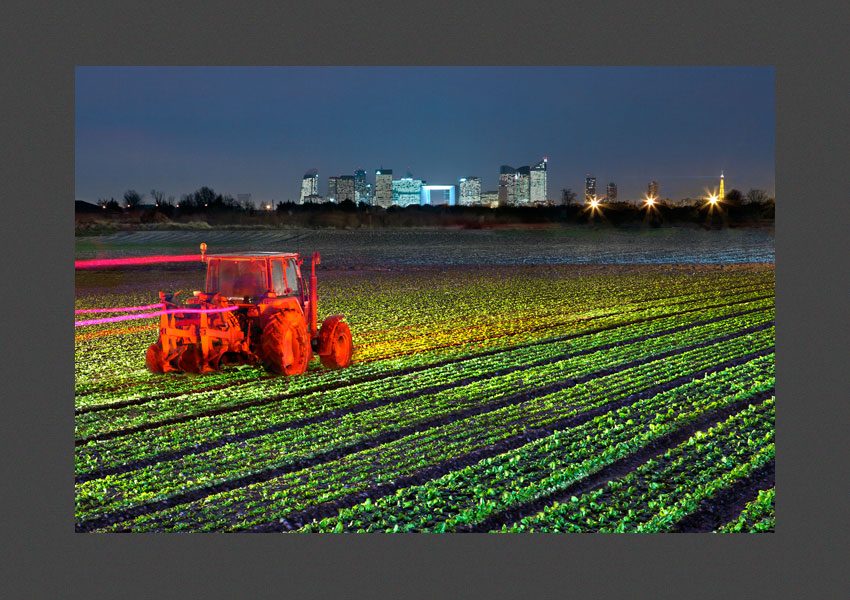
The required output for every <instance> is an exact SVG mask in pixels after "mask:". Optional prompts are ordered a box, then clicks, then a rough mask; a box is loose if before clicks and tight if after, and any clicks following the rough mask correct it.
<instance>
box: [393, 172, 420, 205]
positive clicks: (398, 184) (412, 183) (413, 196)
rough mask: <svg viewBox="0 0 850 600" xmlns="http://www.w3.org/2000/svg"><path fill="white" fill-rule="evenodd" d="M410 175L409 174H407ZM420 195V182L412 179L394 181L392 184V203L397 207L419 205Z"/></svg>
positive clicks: (404, 178) (405, 178) (403, 178)
mask: <svg viewBox="0 0 850 600" xmlns="http://www.w3.org/2000/svg"><path fill="white" fill-rule="evenodd" d="M408 175H410V173H408ZM421 193H422V180H421V179H414V178H413V177H402V178H401V179H394V180H393V183H392V203H393V204H395V205H397V206H410V205H411V204H419V199H420V195H421Z"/></svg>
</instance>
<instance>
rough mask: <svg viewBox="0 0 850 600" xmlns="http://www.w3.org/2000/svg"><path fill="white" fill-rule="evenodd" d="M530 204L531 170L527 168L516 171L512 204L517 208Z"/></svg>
mask: <svg viewBox="0 0 850 600" xmlns="http://www.w3.org/2000/svg"><path fill="white" fill-rule="evenodd" d="M530 202H531V169H530V168H529V167H527V166H523V167H519V168H518V169H517V170H516V182H515V187H514V203H515V204H516V205H517V206H528V204H529V203H530Z"/></svg>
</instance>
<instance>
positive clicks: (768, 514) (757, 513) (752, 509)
mask: <svg viewBox="0 0 850 600" xmlns="http://www.w3.org/2000/svg"><path fill="white" fill-rule="evenodd" d="M775 529H776V488H775V487H774V488H770V489H768V490H759V493H758V496H757V497H756V498H755V499H753V500H751V501H750V502H748V503H747V505H746V506H745V507H744V509H743V510H742V511H741V514H740V515H738V517H736V518H735V519H733V520H732V521H730V522H729V523H726V524H725V525H723V526H722V527H720V528H719V529H718V530H717V531H718V532H720V533H744V532H746V533H764V532H768V531H774V530H775Z"/></svg>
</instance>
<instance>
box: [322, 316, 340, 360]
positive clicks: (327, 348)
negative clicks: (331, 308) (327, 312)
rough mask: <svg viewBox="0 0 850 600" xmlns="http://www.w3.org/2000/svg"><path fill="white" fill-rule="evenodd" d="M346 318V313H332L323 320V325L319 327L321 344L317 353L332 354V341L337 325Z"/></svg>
mask: <svg viewBox="0 0 850 600" xmlns="http://www.w3.org/2000/svg"><path fill="white" fill-rule="evenodd" d="M344 320H345V316H344V315H331V316H329V317H327V318H326V319H325V320H324V321H322V326H321V327H320V328H319V344H318V348H317V349H316V354H318V355H319V356H327V355H328V354H330V352H331V344H330V341H331V340H332V339H334V333H335V332H336V326H337V325H338V324H339V323H341V322H342V321H344Z"/></svg>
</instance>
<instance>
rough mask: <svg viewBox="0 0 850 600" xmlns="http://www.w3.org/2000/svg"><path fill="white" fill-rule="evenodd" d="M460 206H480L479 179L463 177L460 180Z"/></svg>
mask: <svg viewBox="0 0 850 600" xmlns="http://www.w3.org/2000/svg"><path fill="white" fill-rule="evenodd" d="M460 204H461V206H473V205H477V204H481V179H480V178H478V177H464V178H462V179H461V180H460Z"/></svg>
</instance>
